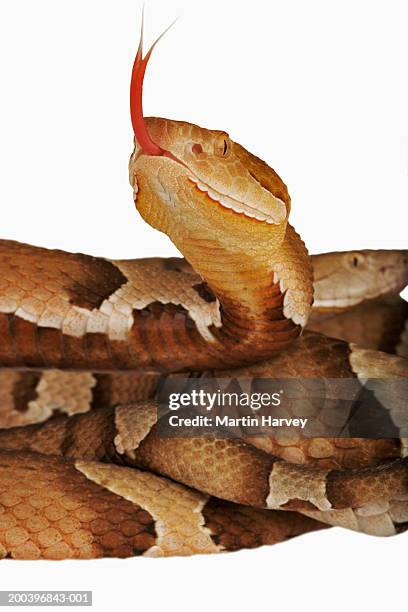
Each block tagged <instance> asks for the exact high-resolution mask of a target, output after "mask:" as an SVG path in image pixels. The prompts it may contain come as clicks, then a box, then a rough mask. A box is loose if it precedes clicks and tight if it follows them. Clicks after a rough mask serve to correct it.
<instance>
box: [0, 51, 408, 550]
mask: <svg viewBox="0 0 408 612" xmlns="http://www.w3.org/2000/svg"><path fill="white" fill-rule="evenodd" d="M152 48H153V47H152ZM152 48H151V49H150V51H149V52H148V54H147V55H146V56H145V57H143V56H142V42H141V43H140V46H139V50H138V53H137V56H136V60H135V64H134V68H133V72H132V82H131V117H132V123H133V128H134V133H135V148H134V151H133V153H132V156H131V159H130V164H129V173H130V183H131V185H132V187H133V191H134V196H135V203H136V207H137V209H138V211H139V213H140V214H141V216H142V217H143V219H144V220H145V221H146V222H147V223H149V224H150V225H151V226H153V227H154V228H156V229H158V230H159V231H162V232H164V233H166V234H167V235H168V236H169V237H170V238H171V240H172V241H173V243H174V244H175V245H176V246H177V247H178V249H179V250H180V251H181V252H182V254H183V255H184V257H185V260H184V259H177V258H172V259H168V260H163V259H159V258H156V259H145V260H143V259H141V260H134V261H123V260H122V261H110V260H107V259H102V258H97V257H90V256H87V255H82V254H71V253H66V252H62V251H48V250H46V249H42V248H38V247H33V246H29V245H23V244H19V243H16V242H12V241H7V240H3V241H0V367H1V368H2V369H1V371H0V427H1V429H0V449H1V450H0V556H1V557H11V558H17V559H37V558H47V559H63V558H97V557H104V556H119V557H128V556H133V555H144V556H167V555H175V554H178V555H188V554H193V553H212V552H222V551H232V550H238V549H240V548H245V547H247V548H251V547H256V546H259V545H263V544H272V543H275V542H279V541H282V540H285V539H287V538H289V537H293V536H295V535H299V534H301V533H305V532H307V531H312V530H315V529H321V528H323V527H325V526H326V527H327V526H329V525H339V526H342V527H346V528H350V529H355V530H358V531H362V532H365V533H371V534H375V535H391V534H395V533H398V532H401V531H404V530H405V529H406V528H407V527H408V458H407V456H406V455H407V454H408V452H407V444H406V440H405V438H406V437H407V436H408V434H406V435H404V433H405V432H404V430H401V436H397V435H395V436H393V437H389V438H375V439H374V438H373V439H371V438H357V437H336V436H330V435H327V432H328V431H330V423H329V422H328V420H327V415H326V414H325V413H324V411H323V412H322V413H321V414H320V413H319V415H317V414H316V413H315V412H313V411H314V410H315V408H314V407H313V406H312V405H311V403H310V402H308V399H307V397H305V399H304V402H303V404H302V407H301V411H303V412H304V414H313V415H314V416H315V417H316V418H318V419H320V421H319V422H321V424H322V428H323V429H322V433H321V435H320V436H316V437H312V438H307V437H302V436H300V435H294V436H293V437H291V438H289V439H288V438H285V439H283V438H282V439H281V438H279V436H272V435H271V436H263V437H259V438H258V437H252V438H248V437H246V436H245V435H243V436H235V437H225V438H224V437H217V435H215V434H211V435H208V436H201V437H199V436H194V435H192V436H189V437H181V438H177V437H176V438H168V437H165V436H161V433H160V431H161V430H160V419H159V417H158V412H157V407H156V402H155V397H156V392H157V387H158V381H159V380H161V379H162V378H163V377H170V378H171V377H172V376H173V375H176V376H177V375H178V374H180V373H184V374H185V375H188V376H192V377H194V376H196V377H198V378H206V377H207V378H209V379H213V378H217V377H220V378H226V379H233V378H244V379H248V380H255V379H257V378H267V377H270V378H277V377H279V378H285V379H293V380H295V381H298V380H299V381H302V380H305V379H308V378H310V379H315V378H318V379H327V380H332V379H336V380H343V379H345V380H348V379H355V381H356V383H357V384H358V385H359V386H360V387H361V388H363V386H364V381H365V379H370V378H374V379H375V378H381V379H383V378H384V379H393V380H398V381H399V382H402V383H404V381H405V380H406V378H407V375H408V361H407V359H406V357H407V356H408V327H407V325H406V321H407V319H408V307H407V304H406V303H405V302H404V301H403V300H402V299H401V298H399V297H398V294H399V292H400V291H401V290H402V289H403V288H404V287H405V286H406V285H407V284H408V252H407V251H398V250H396V251H356V252H353V253H329V254H323V255H317V256H309V254H308V252H307V249H306V247H305V245H304V243H303V241H302V240H301V238H300V237H299V236H298V234H297V233H296V232H295V230H294V229H293V228H292V227H291V226H290V225H289V223H288V216H289V213H290V208H291V201H290V197H289V195H288V191H287V188H286V186H285V184H284V183H283V182H282V180H281V179H280V177H279V176H278V175H277V174H276V173H275V172H274V170H272V169H271V168H270V167H269V166H268V165H267V164H266V163H265V162H263V161H262V160H260V159H259V158H257V157H255V156H254V155H252V154H251V153H249V152H248V151H246V150H245V149H244V148H243V147H242V146H241V145H239V144H237V143H235V142H233V141H232V140H231V139H230V138H229V136H228V135H227V134H226V133H225V132H221V131H214V130H208V129H204V128H201V127H198V126H196V125H192V124H189V123H186V122H178V121H174V120H167V119H160V118H145V117H144V116H143V112H142V87H143V78H144V73H145V69H146V65H147V61H148V59H149V57H150V54H151V51H152ZM187 262H188V263H187ZM313 279H314V280H313ZM313 294H314V302H313ZM304 328H306V330H305V331H303V329H304ZM302 332H303V333H302ZM402 388H403V389H404V387H402ZM403 416H404V415H402V414H401V412H398V410H397V409H395V410H394V406H391V409H390V410H389V415H388V416H387V418H389V419H390V422H392V424H393V426H394V427H395V430H396V431H397V430H398V431H399V427H400V424H401V419H402V420H403ZM400 438H401V439H400Z"/></svg>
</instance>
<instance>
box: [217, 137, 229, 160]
mask: <svg viewBox="0 0 408 612" xmlns="http://www.w3.org/2000/svg"><path fill="white" fill-rule="evenodd" d="M229 151H230V139H229V138H228V136H227V135H226V134H223V136H222V138H220V139H219V140H218V142H216V144H215V147H214V153H215V154H216V155H217V156H218V157H227V156H228V153H229Z"/></svg>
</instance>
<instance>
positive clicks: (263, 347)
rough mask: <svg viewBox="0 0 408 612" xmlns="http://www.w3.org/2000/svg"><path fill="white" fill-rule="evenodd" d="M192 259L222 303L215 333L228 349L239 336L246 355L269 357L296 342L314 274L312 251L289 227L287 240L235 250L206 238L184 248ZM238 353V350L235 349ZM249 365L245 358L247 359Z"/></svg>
mask: <svg viewBox="0 0 408 612" xmlns="http://www.w3.org/2000/svg"><path fill="white" fill-rule="evenodd" d="M184 252H185V254H186V256H187V259H188V260H189V261H190V263H191V264H192V266H193V267H194V269H195V270H196V272H198V273H199V274H200V276H201V277H202V278H203V279H204V281H205V283H206V286H207V287H208V289H209V293H208V298H207V299H209V300H210V299H213V300H215V299H217V300H218V302H219V309H220V321H221V325H220V326H219V327H218V328H214V329H213V330H212V333H213V335H214V336H215V338H216V339H217V341H219V342H220V343H221V344H222V345H223V346H226V345H228V344H229V343H230V342H232V338H234V341H233V342H234V344H235V346H236V345H239V346H240V347H241V353H242V354H245V352H246V351H247V350H248V351H249V353H248V355H249V354H250V355H251V359H252V360H253V359H254V358H255V359H264V358H266V357H267V356H268V355H270V354H271V352H273V351H274V350H280V349H282V348H284V347H285V346H287V345H288V344H289V343H290V342H291V341H292V340H293V339H294V338H296V337H297V336H298V335H299V334H300V332H301V330H302V327H303V326H304V325H305V324H306V321H307V318H308V316H309V311H310V308H311V303H312V297H313V289H312V287H313V280H312V277H313V274H312V268H311V263H310V258H309V255H308V252H307V250H306V247H305V245H304V243H303V242H302V240H301V239H300V237H299V236H298V234H297V233H296V232H295V231H294V229H293V228H292V227H291V226H288V228H287V232H286V235H285V238H284V240H283V241H282V242H281V243H279V244H278V245H277V244H276V243H275V242H274V241H272V240H271V241H270V242H266V243H263V244H262V249H260V248H259V245H256V244H253V245H250V248H249V249H248V251H247V252H245V253H243V252H239V251H238V250H235V251H232V252H231V251H229V250H228V249H226V248H225V247H222V246H220V245H219V244H217V243H209V242H207V241H202V240H200V239H198V240H196V241H194V243H193V244H191V246H190V248H189V246H187V247H185V248H184ZM234 350H237V349H236V348H234ZM243 360H244V361H245V357H244V358H243Z"/></svg>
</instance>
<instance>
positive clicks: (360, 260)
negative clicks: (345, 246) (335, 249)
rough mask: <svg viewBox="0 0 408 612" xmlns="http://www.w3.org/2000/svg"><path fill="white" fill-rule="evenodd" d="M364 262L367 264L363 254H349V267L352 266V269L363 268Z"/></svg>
mask: <svg viewBox="0 0 408 612" xmlns="http://www.w3.org/2000/svg"><path fill="white" fill-rule="evenodd" d="M364 262H365V257H364V255H363V254H362V253H359V252H358V251H357V252H355V253H349V254H348V265H349V266H350V268H353V269H356V268H361V267H362V265H363V264H364Z"/></svg>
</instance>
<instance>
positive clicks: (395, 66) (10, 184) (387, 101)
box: [0, 0, 408, 612]
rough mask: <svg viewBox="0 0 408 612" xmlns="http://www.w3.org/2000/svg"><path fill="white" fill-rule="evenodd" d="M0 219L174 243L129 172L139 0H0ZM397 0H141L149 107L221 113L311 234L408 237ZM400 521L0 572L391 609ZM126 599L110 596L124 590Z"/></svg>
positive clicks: (322, 243)
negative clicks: (138, 195)
mask: <svg viewBox="0 0 408 612" xmlns="http://www.w3.org/2000/svg"><path fill="white" fill-rule="evenodd" d="M0 7H1V9H0V57H1V68H0V70H1V80H0V87H1V98H0V105H1V106H0V109H1V111H0V134H1V138H0V167H1V181H0V202H1V210H2V216H1V228H0V231H1V237H2V238H13V239H16V240H20V241H26V242H30V243H32V244H38V245H43V246H48V247H59V248H63V249H67V250H72V251H83V252H86V253H92V254H100V255H106V256H108V257H140V256H148V255H160V256H167V255H170V254H174V253H175V252H176V251H175V249H174V247H173V246H172V245H171V243H170V242H169V241H168V240H167V238H166V237H164V236H162V235H160V234H158V233H156V232H154V231H153V230H151V229H150V228H149V227H147V226H146V225H145V224H144V223H143V222H142V221H141V219H140V218H139V217H138V215H137V214H136V213H135V211H134V207H133V203H132V195H131V189H130V187H129V186H128V182H127V161H128V156H129V154H130V152H131V146H132V133H131V126H130V120H129V112H128V84H129V76H130V70H131V64H132V61H133V55H134V52H135V48H136V46H137V40H138V36H139V33H138V30H139V17H140V3H139V2H137V1H136V0H120V1H114V0H86V1H84V0H69V1H68V0H36V1H35V2H32V0H13V2H7V1H6V0H1V2H0ZM405 8H406V3H405V2H404V0H401V1H400V2H399V1H397V0H384V1H381V2H378V1H375V0H370V1H368V0H367V1H364V0H341V1H337V0H335V1H334V0H331V1H329V2H328V1H327V0H308V1H307V2H304V1H302V0H299V1H294V0H270V1H263V2H262V1H259V0H250V1H248V2H238V1H237V0H235V2H232V1H231V2H229V1H226V0H217V1H213V0H205V1H204V0H185V1H172V0H151V1H150V2H147V7H146V9H147V10H146V13H147V14H146V40H147V42H150V41H151V40H152V39H153V38H154V37H155V36H156V35H157V34H158V33H160V32H161V31H162V29H163V28H164V27H165V26H166V25H167V24H168V23H169V22H170V21H171V20H172V19H173V18H174V17H175V16H177V15H181V19H180V21H179V22H178V23H177V24H176V26H175V27H174V28H173V30H172V31H171V32H170V33H168V35H167V36H166V37H165V39H163V41H162V42H161V43H160V45H159V47H158V48H157V50H156V52H155V54H154V57H153V59H152V61H151V65H150V67H149V71H148V75H147V79H146V86H145V110H146V114H152V115H154V114H156V115H159V116H165V117H166V116H167V117H173V118H176V119H183V120H188V121H192V122H195V123H198V124H201V125H203V126H206V127H210V128H219V129H225V130H227V131H228V132H229V133H230V135H231V137H232V138H233V139H234V140H237V141H239V142H241V143H242V144H243V145H244V146H245V147H246V148H248V149H249V150H251V151H252V152H254V153H256V154H258V155H259V156H260V157H262V158H263V159H265V160H266V161H268V162H269V163H270V164H271V165H272V166H273V167H274V168H275V169H276V170H277V171H278V172H279V174H281V176H282V177H283V178H284V180H285V181H286V182H287V183H288V185H289V188H290V192H291V195H292V201H293V213H292V222H293V223H294V225H295V226H296V228H297V229H298V230H299V231H300V233H301V234H302V236H303V237H304V239H305V241H306V243H307V244H308V246H309V249H310V251H311V252H318V251H326V250H343V249H350V248H363V247H365V248H393V247H394V248H397V247H399V248H403V247H405V248H406V247H407V237H406V233H407V213H406V210H407V209H406V205H407V195H408V114H407V112H406V109H407V108H408V90H407V80H406V58H407V51H408V39H407V37H406V23H407V21H406V17H407V15H406V14H405V13H406V11H405ZM407 542H408V540H407V537H406V536H401V537H398V538H390V539H388V540H378V539H375V538H369V537H366V536H362V535H359V534H354V533H349V532H346V531H341V530H331V531H327V532H323V533H317V534H311V535H309V536H305V537H303V538H300V539H297V540H293V541H291V542H289V543H287V544H284V545H280V546H277V547H275V548H263V549H260V550H256V551H244V552H240V553H237V554H233V555H224V556H219V557H207V558H202V557H200V558H191V559H169V560H147V559H130V560H126V561H119V560H118V561H116V560H102V561H90V562H59V563H57V562H34V563H32V562H11V561H7V562H3V563H2V564H1V565H0V588H2V589H32V588H37V589H93V590H94V601H95V604H94V609H96V610H98V611H99V610H107V609H112V608H115V607H117V606H119V605H120V609H123V610H130V609H132V610H133V609H140V608H143V609H145V610H150V609H153V607H154V608H156V607H157V608H158V609H160V607H162V608H166V609H170V610H173V609H177V610H178V611H180V612H182V611H183V610H191V609H194V610H206V611H208V610H220V609H222V608H223V607H225V606H228V608H231V609H235V610H248V609H250V610H257V609H265V608H266V609H282V607H285V608H287V609H290V610H295V609H296V608H297V607H299V608H300V607H302V609H313V611H314V612H318V611H319V610H326V609H331V610H344V609H352V610H358V609H365V610H367V609H369V610H373V611H376V610H384V609H391V608H393V607H394V609H396V608H397V606H398V607H399V608H400V607H401V606H400V604H402V603H403V602H404V601H405V599H406V597H405V595H404V594H405V593H406V586H405V581H406V546H407ZM118 600H120V603H119V601H118Z"/></svg>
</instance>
